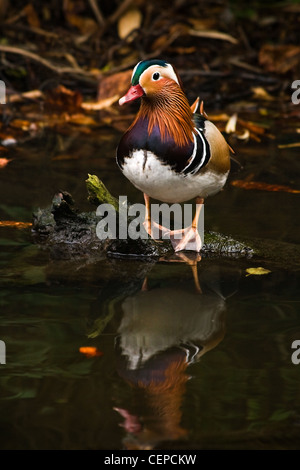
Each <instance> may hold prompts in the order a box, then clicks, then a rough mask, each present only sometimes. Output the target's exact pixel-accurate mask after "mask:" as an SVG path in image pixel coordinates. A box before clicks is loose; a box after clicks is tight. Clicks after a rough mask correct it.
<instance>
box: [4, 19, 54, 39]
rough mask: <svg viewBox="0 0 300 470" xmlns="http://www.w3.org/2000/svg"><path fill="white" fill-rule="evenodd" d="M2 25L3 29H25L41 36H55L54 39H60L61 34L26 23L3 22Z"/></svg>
mask: <svg viewBox="0 0 300 470" xmlns="http://www.w3.org/2000/svg"><path fill="white" fill-rule="evenodd" d="M1 27H2V28H3V29H11V30H13V31H24V32H25V33H33V34H37V35H39V36H45V37H48V38H53V39H58V38H59V35H58V34H56V33H52V32H50V31H46V30H44V29H41V28H35V27H33V26H30V27H29V26H24V25H19V24H10V23H8V24H6V23H4V24H2V25H1Z"/></svg>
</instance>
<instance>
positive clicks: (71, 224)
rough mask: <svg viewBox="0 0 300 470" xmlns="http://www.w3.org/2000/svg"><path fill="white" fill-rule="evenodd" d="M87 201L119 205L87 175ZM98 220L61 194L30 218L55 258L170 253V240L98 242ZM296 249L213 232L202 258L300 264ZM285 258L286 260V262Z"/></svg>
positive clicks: (37, 237) (206, 237)
mask: <svg viewBox="0 0 300 470" xmlns="http://www.w3.org/2000/svg"><path fill="white" fill-rule="evenodd" d="M86 187H87V192H88V200H89V202H91V203H92V204H93V205H95V206H98V205H99V204H103V203H106V204H107V203H108V204H111V205H112V206H113V207H114V208H115V209H116V211H118V208H119V201H118V200H117V199H116V198H115V197H114V196H112V195H111V194H110V192H109V191H108V189H107V188H106V187H105V185H104V184H103V183H102V181H101V180H99V178H98V177H97V176H95V175H89V177H88V179H87V180H86ZM100 220H101V218H100V217H99V216H97V215H96V210H95V211H91V212H79V211H78V209H77V208H76V207H75V204H74V201H73V198H72V196H71V195H70V194H69V193H67V192H66V191H60V192H59V193H58V194H56V195H55V196H54V198H53V201H52V205H51V206H50V207H48V208H47V209H39V210H38V211H37V212H36V213H35V214H34V216H33V234H34V239H35V241H36V242H37V243H39V244H43V245H45V246H48V247H49V248H50V249H51V251H52V254H54V255H55V257H56V258H57V257H61V258H68V257H73V256H76V257H78V256H79V257H80V256H85V257H87V256H93V257H95V256H97V255H99V254H101V255H102V256H103V254H105V255H108V256H114V257H120V258H121V257H135V258H141V259H142V258H162V257H167V256H169V255H170V254H172V253H173V248H172V245H171V243H170V241H169V240H158V241H154V240H152V239H151V238H148V239H137V240H132V239H130V238H127V239H125V240H120V239H110V238H107V239H105V240H100V239H99V238H98V237H97V234H96V227H97V224H98V222H99V221H100ZM299 254H300V249H299V247H298V246H295V245H290V244H287V243H281V242H276V241H272V240H258V239H253V240H235V239H234V238H232V237H231V236H228V235H223V234H220V233H216V232H205V235H204V245H203V247H202V250H201V256H205V257H206V256H227V257H256V258H258V259H260V258H264V259H269V260H271V259H272V260H279V259H280V260H281V262H282V263H283V264H286V263H284V261H287V259H288V261H289V263H291V262H292V263H293V262H294V264H295V263H296V264H297V265H298V264H300V261H299V260H300V256H299ZM287 257H288V258H287Z"/></svg>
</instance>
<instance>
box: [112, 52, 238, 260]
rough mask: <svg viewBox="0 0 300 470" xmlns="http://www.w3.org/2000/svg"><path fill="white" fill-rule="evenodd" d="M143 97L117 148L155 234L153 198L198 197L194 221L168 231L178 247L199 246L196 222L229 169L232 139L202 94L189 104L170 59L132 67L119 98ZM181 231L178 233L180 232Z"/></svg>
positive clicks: (174, 200)
mask: <svg viewBox="0 0 300 470" xmlns="http://www.w3.org/2000/svg"><path fill="white" fill-rule="evenodd" d="M137 98H141V105H140V109H139V111H138V113H137V116H136V118H135V119H134V121H133V123H132V124H131V126H130V127H129V129H128V130H127V131H126V132H125V134H124V135H123V137H122V138H121V141H120V143H119V146H118V148H117V164H118V165H119V167H120V169H121V170H122V172H123V174H124V175H125V176H126V177H127V178H128V179H129V180H130V181H131V183H132V184H133V185H134V186H135V187H136V188H138V189H139V190H140V191H142V192H143V193H144V199H145V206H146V213H145V222H144V227H145V229H146V231H147V232H148V234H149V235H150V236H151V235H152V225H151V215H150V198H153V199H156V200H159V201H162V202H165V203H182V202H184V201H188V200H191V199H194V198H196V203H197V205H196V213H195V216H194V219H193V222H192V225H191V226H190V227H187V228H184V229H182V230H181V232H182V233H181V236H180V237H179V236H178V230H177V231H175V230H174V231H173V232H172V231H170V230H167V229H166V230H165V231H164V228H163V227H161V226H160V229H161V230H162V233H163V234H164V235H165V234H166V233H169V236H170V239H171V242H172V244H173V247H174V249H175V251H181V250H185V249H188V250H192V251H197V252H199V251H200V249H201V246H202V241H201V239H200V236H199V233H198V229H197V225H198V219H199V214H200V210H201V207H202V204H203V203H204V199H205V198H206V197H208V196H211V195H214V194H216V193H218V192H219V191H220V190H221V189H222V188H223V186H224V184H225V182H226V179H227V176H228V174H229V169H230V152H229V149H230V147H229V145H228V144H227V142H226V140H225V139H224V137H223V135H222V134H221V132H220V131H219V130H218V129H217V127H216V126H215V125H214V124H213V123H212V122H210V121H209V120H208V119H207V118H206V115H205V113H204V112H203V107H201V109H200V112H199V113H198V112H197V109H198V103H199V99H197V100H196V101H195V103H194V104H193V105H192V106H190V105H189V102H188V100H187V97H186V95H185V93H184V91H183V88H182V82H181V80H180V78H179V76H178V74H177V72H176V71H175V69H174V68H173V67H172V65H171V64H169V63H167V62H165V61H163V60H143V61H141V62H139V63H138V64H137V65H136V66H135V68H134V69H133V72H132V78H131V87H130V88H129V90H128V92H127V93H126V95H124V96H123V97H122V98H120V100H119V104H120V105H123V104H124V103H129V102H131V101H133V100H136V99H137ZM175 232H176V233H175Z"/></svg>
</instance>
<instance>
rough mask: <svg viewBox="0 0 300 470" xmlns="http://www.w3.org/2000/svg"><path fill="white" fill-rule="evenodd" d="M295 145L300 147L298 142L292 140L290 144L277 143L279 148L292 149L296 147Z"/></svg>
mask: <svg viewBox="0 0 300 470" xmlns="http://www.w3.org/2000/svg"><path fill="white" fill-rule="evenodd" d="M296 147H300V142H293V143H291V144H281V145H278V148H279V149H292V148H296Z"/></svg>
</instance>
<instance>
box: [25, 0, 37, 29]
mask: <svg viewBox="0 0 300 470" xmlns="http://www.w3.org/2000/svg"><path fill="white" fill-rule="evenodd" d="M23 12H24V13H25V15H26V18H27V21H28V24H30V26H33V27H34V28H40V26H41V24H40V20H39V17H38V15H37V12H36V11H35V9H34V6H33V5H32V3H28V5H26V7H25V8H24V9H23Z"/></svg>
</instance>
